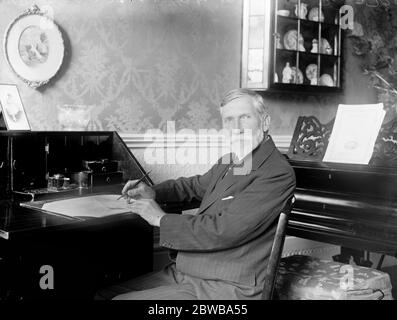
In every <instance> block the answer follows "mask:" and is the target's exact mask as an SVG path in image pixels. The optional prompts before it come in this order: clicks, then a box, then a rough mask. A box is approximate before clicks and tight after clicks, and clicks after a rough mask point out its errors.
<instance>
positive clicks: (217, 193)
mask: <svg viewBox="0 0 397 320" xmlns="http://www.w3.org/2000/svg"><path fill="white" fill-rule="evenodd" d="M275 148H276V146H275V145H274V142H273V140H272V138H271V137H270V136H269V137H268V139H267V140H265V141H263V142H261V143H260V145H259V146H258V148H256V149H255V150H254V151H253V152H252V154H251V155H252V158H251V159H250V160H249V161H252V167H251V166H249V168H250V170H249V171H247V172H246V173H245V175H248V174H250V173H251V171H255V170H257V169H258V168H259V167H260V166H261V165H262V164H263V163H264V162H265V161H266V159H267V158H268V157H269V156H270V155H271V153H272V152H273V151H274V149H275ZM220 166H221V167H220V169H219V174H218V176H217V178H216V179H214V180H215V181H214V182H213V183H212V184H211V185H210V186H209V188H208V189H209V190H210V191H209V196H208V198H207V199H205V201H204V202H203V203H202V205H201V206H200V210H199V212H198V214H199V213H201V212H203V211H204V210H205V209H207V208H208V207H209V206H211V205H212V204H213V203H214V202H216V201H217V200H219V198H220V197H221V196H222V195H223V194H224V193H225V192H226V190H228V189H230V188H231V187H232V186H233V185H234V184H235V183H237V182H238V180H239V177H241V176H242V175H244V174H240V175H235V174H233V171H230V172H229V173H228V174H227V175H226V177H224V179H222V180H221V178H222V177H223V175H224V174H225V173H226V171H227V170H228V169H229V166H228V165H226V164H223V165H222V164H221V165H220ZM231 170H233V169H231Z"/></svg>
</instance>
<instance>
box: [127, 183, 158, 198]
mask: <svg viewBox="0 0 397 320" xmlns="http://www.w3.org/2000/svg"><path fill="white" fill-rule="evenodd" d="M137 181H138V180H129V181H128V182H127V183H126V184H125V186H124V188H123V190H122V191H121V194H122V195H124V196H127V197H128V198H130V199H153V200H154V199H155V198H156V192H155V191H154V190H153V188H151V187H149V186H148V185H147V184H146V183H144V182H140V183H139V184H138V185H137V186H136V187H133V186H134V185H135V183H136V182H137Z"/></svg>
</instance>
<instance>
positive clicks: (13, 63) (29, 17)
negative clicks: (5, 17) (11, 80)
mask: <svg viewBox="0 0 397 320" xmlns="http://www.w3.org/2000/svg"><path fill="white" fill-rule="evenodd" d="M64 51H65V47H64V42H63V38H62V33H61V31H60V30H59V28H58V26H57V25H56V24H55V22H54V21H53V20H52V19H51V18H49V17H48V16H47V15H46V14H45V12H43V11H41V10H40V9H39V7H37V6H36V5H35V6H33V7H32V8H30V9H28V10H27V11H25V12H24V13H22V14H21V15H20V16H19V17H17V18H16V19H15V20H14V21H13V22H12V23H11V24H10V25H9V26H8V28H7V30H6V33H5V38H4V52H5V56H6V60H7V62H8V64H9V66H10V67H11V69H12V70H13V71H14V72H15V73H16V75H17V76H18V77H19V78H21V79H22V80H23V81H24V82H25V83H27V84H28V85H29V86H31V87H32V88H38V87H40V86H42V85H44V84H46V83H48V82H49V81H50V79H51V78H52V77H54V76H55V75H56V73H57V72H58V70H59V69H60V67H61V65H62V61H63V57H64Z"/></svg>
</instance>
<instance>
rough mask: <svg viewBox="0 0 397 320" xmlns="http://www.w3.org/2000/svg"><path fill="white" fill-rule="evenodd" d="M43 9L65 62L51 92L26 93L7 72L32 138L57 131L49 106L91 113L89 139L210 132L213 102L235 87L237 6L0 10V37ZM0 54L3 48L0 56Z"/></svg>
mask: <svg viewBox="0 0 397 320" xmlns="http://www.w3.org/2000/svg"><path fill="white" fill-rule="evenodd" d="M34 3H37V4H38V5H39V6H40V7H43V6H50V7H51V8H52V9H53V10H54V18H55V21H56V22H57V23H58V25H59V26H60V27H61V28H62V31H63V36H64V38H65V40H66V41H65V42H66V50H67V56H66V59H65V62H64V65H63V68H62V70H61V72H60V74H59V75H58V76H57V78H56V79H55V80H56V81H52V83H51V85H49V86H47V87H45V88H44V89H42V90H40V91H34V90H32V89H30V88H28V87H27V86H26V85H25V84H23V83H22V82H21V81H20V80H19V79H18V78H17V77H16V76H15V75H14V74H12V73H11V71H10V70H9V68H8V66H7V65H6V63H5V60H4V57H3V54H1V58H0V72H1V74H0V82H5V83H16V84H18V87H19V89H20V91H21V95H22V98H23V102H24V104H25V108H26V109H27V113H28V116H29V120H30V122H31V125H32V127H33V129H34V130H57V129H60V128H59V124H58V122H57V106H58V105H63V104H68V103H72V104H84V105H88V106H93V107H92V109H91V110H92V121H91V123H90V124H89V129H90V130H118V131H121V132H144V130H145V129H147V128H152V127H153V128H164V126H165V123H166V121H167V120H175V121H177V128H181V127H188V128H207V127H213V128H217V127H218V126H219V124H220V121H219V120H220V118H219V115H218V107H217V106H218V104H219V100H220V97H221V95H222V94H223V93H224V92H225V91H226V90H228V89H231V88H233V87H237V86H238V83H239V60H240V57H239V55H240V33H239V32H236V30H239V28H240V24H241V22H240V19H241V2H240V1H220V0H215V1H213V0H212V1H182V0H180V1H179V0H177V1H174V0H161V1H158V0H140V1H132V0H128V1H127V0H125V1H121V0H120V1H114V0H100V1H98V0H88V1H87V0H84V1H82V0H56V1H55V0H54V1H22V0H21V1H18V0H15V1H7V0H6V1H1V2H0V34H1V35H3V34H4V31H5V29H6V27H7V25H8V24H9V23H10V22H11V21H12V20H13V19H14V18H15V17H16V16H18V15H19V14H20V13H21V12H23V11H24V10H25V9H26V8H28V7H30V5H32V4H34ZM2 50H3V49H2Z"/></svg>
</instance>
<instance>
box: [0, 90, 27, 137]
mask: <svg viewBox="0 0 397 320" xmlns="http://www.w3.org/2000/svg"><path fill="white" fill-rule="evenodd" d="M0 110H1V112H2V115H3V119H4V122H5V124H6V126H7V129H8V130H30V125H29V121H28V118H27V116H26V113H25V109H24V107H23V104H22V101H21V97H20V95H19V91H18V88H17V86H16V85H14V84H0Z"/></svg>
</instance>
